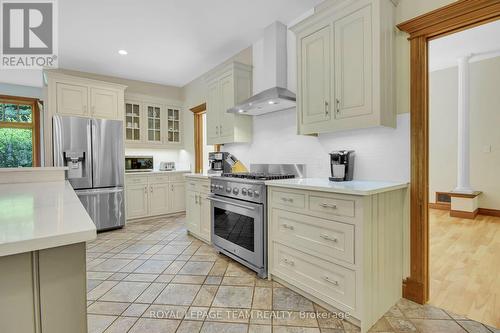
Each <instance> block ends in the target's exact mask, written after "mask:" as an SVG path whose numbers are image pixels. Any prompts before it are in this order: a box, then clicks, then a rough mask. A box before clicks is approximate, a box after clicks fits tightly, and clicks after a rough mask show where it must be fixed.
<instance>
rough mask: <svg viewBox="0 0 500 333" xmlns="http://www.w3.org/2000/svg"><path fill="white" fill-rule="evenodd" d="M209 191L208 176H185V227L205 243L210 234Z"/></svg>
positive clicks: (208, 241) (208, 240)
mask: <svg viewBox="0 0 500 333" xmlns="http://www.w3.org/2000/svg"><path fill="white" fill-rule="evenodd" d="M209 193H210V181H209V179H208V177H207V178H199V177H190V176H189V175H187V176H186V227H187V229H188V232H189V233H190V234H192V235H193V236H195V237H197V238H199V239H201V240H203V241H205V242H207V243H210V242H211V240H210V239H211V234H212V226H211V205H210V200H208V194H209Z"/></svg>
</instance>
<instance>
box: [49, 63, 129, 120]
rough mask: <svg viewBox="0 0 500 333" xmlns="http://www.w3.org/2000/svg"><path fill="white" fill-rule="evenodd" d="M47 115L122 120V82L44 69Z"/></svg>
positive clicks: (123, 87) (123, 88)
mask: <svg viewBox="0 0 500 333" xmlns="http://www.w3.org/2000/svg"><path fill="white" fill-rule="evenodd" d="M44 74H45V77H46V82H47V86H46V94H48V103H47V104H48V105H47V106H48V110H49V113H50V115H53V114H60V115H66V116H80V117H94V118H100V119H114V120H123V101H124V91H125V88H126V87H125V86H123V85H120V84H115V83H109V82H103V81H97V80H91V79H86V78H81V77H76V76H70V75H66V74H62V73H60V72H57V71H47V72H45V73H44Z"/></svg>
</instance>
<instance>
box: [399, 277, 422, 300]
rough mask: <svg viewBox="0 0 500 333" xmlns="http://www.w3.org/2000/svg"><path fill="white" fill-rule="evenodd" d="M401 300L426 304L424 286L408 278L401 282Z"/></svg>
mask: <svg viewBox="0 0 500 333" xmlns="http://www.w3.org/2000/svg"><path fill="white" fill-rule="evenodd" d="M403 298H406V299H409V300H410V301H413V302H415V303H418V304H425V303H426V302H427V295H426V294H425V291H424V284H423V283H422V282H418V281H415V280H413V279H411V278H410V277H408V278H406V279H404V280H403Z"/></svg>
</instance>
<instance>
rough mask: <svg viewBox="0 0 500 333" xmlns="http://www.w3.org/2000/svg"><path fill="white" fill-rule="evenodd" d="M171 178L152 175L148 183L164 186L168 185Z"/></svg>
mask: <svg viewBox="0 0 500 333" xmlns="http://www.w3.org/2000/svg"><path fill="white" fill-rule="evenodd" d="M169 180H170V177H169V176H168V175H152V176H149V177H148V182H149V183H150V184H164V183H168V182H169Z"/></svg>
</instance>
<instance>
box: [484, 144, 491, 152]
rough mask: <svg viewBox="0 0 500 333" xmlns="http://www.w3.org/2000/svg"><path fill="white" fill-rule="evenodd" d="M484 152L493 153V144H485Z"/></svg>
mask: <svg viewBox="0 0 500 333" xmlns="http://www.w3.org/2000/svg"><path fill="white" fill-rule="evenodd" d="M483 153H491V145H484V146H483Z"/></svg>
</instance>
